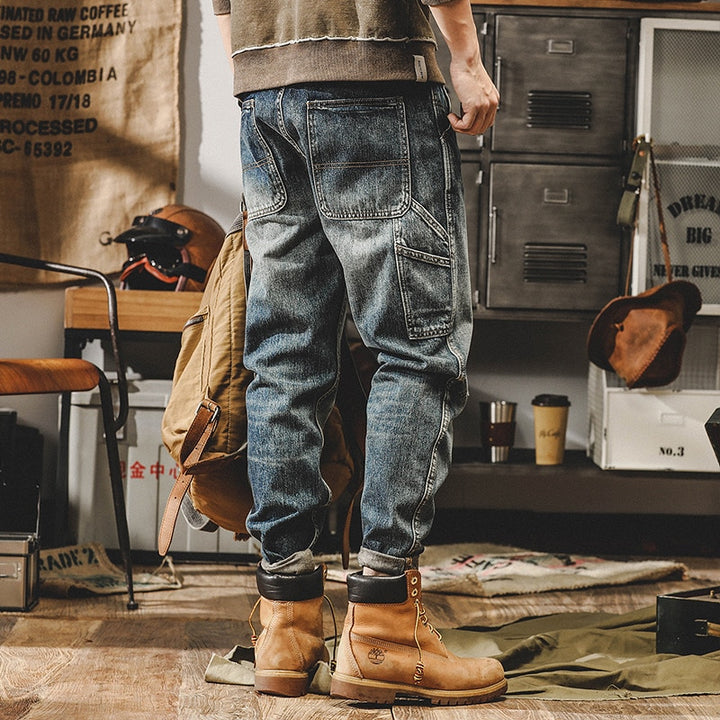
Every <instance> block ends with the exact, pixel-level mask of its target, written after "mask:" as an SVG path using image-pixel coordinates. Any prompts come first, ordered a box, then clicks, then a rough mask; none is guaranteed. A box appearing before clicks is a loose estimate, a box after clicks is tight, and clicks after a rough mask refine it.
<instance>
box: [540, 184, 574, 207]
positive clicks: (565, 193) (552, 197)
mask: <svg viewBox="0 0 720 720" xmlns="http://www.w3.org/2000/svg"><path fill="white" fill-rule="evenodd" d="M543 202H544V203H547V204H549V205H567V204H568V203H569V202H570V191H569V190H568V189H567V188H563V189H562V190H551V189H550V188H545V189H544V191H543Z"/></svg>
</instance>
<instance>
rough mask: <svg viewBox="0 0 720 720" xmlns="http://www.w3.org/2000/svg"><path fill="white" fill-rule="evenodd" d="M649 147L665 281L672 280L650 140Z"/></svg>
mask: <svg viewBox="0 0 720 720" xmlns="http://www.w3.org/2000/svg"><path fill="white" fill-rule="evenodd" d="M649 148H650V169H651V170H652V178H653V191H654V192H655V205H656V206H657V214H658V226H659V228H660V244H661V245H662V251H663V257H664V258H665V272H666V273H667V281H668V282H672V265H671V264H670V247H669V245H668V241H667V231H666V230H665V216H664V215H663V209H662V202H661V201H660V182H659V181H658V174H657V167H656V166H655V153H654V152H653V146H652V140H651V141H650V142H649Z"/></svg>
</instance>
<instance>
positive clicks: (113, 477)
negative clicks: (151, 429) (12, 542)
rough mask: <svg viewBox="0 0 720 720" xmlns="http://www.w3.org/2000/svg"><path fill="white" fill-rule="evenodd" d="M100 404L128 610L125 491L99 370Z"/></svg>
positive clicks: (131, 606) (131, 598) (131, 605)
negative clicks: (125, 581) (123, 565)
mask: <svg viewBox="0 0 720 720" xmlns="http://www.w3.org/2000/svg"><path fill="white" fill-rule="evenodd" d="M98 387H99V389H100V404H101V407H102V416H103V427H104V430H105V447H106V449H107V457H108V466H109V468H110V484H111V486H112V494H113V503H114V506H115V523H116V525H117V534H118V543H119V545H120V553H121V554H122V559H123V563H124V564H125V575H126V578H127V588H128V603H127V608H128V610H136V609H137V607H138V604H137V602H136V601H135V594H134V589H133V578H132V558H131V557H130V532H129V530H128V523H127V514H126V509H125V492H124V490H123V484H122V470H121V468H120V453H119V451H118V444H117V437H116V436H115V424H114V418H113V399H112V392H111V390H110V383H109V382H108V380H107V378H106V377H105V374H104V373H103V372H102V371H100V382H99V383H98Z"/></svg>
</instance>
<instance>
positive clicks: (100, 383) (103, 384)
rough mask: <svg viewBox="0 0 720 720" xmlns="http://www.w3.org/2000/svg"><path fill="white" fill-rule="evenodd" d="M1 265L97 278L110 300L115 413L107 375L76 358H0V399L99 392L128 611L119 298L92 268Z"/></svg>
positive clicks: (12, 258)
mask: <svg viewBox="0 0 720 720" xmlns="http://www.w3.org/2000/svg"><path fill="white" fill-rule="evenodd" d="M0 263H6V264H10V265H20V266H23V267H29V268H34V269H37V270H46V271H50V272H58V273H65V274H68V275H79V276H81V277H86V278H91V279H96V280H100V281H101V282H102V283H103V285H104V286H105V290H106V292H107V300H108V322H109V328H110V340H111V344H112V352H113V358H114V362H115V366H116V370H117V396H118V411H117V415H115V411H114V403H113V393H112V391H111V388H110V383H109V381H108V379H107V377H106V375H105V373H104V372H103V371H102V370H101V369H100V368H98V367H97V366H96V365H94V364H92V363H90V362H88V361H87V360H82V359H79V358H44V359H21V360H17V359H11V360H5V359H0V395H35V394H48V393H69V392H75V391H86V390H93V389H94V388H96V387H97V388H98V390H99V391H100V405H101V413H102V420H103V429H104V437H105V447H106V450H107V458H108V467H109V471H110V485H111V487H112V496H113V504H114V509H115V523H116V525H117V534H118V543H119V545H120V552H121V554H122V559H123V562H124V565H125V575H126V578H127V589H128V603H127V607H128V609H129V610H134V609H136V608H137V603H136V602H135V596H134V592H133V579H132V560H131V558H130V534H129V531H128V524H127V515H126V511H125V494H124V490H123V483H122V471H121V467H120V455H119V452H118V444H117V437H116V433H117V432H118V430H120V428H122V426H123V425H124V424H125V422H126V420H127V414H128V389H127V379H126V376H125V364H124V361H123V357H122V354H121V351H120V343H119V331H118V319H117V298H116V295H115V288H114V286H113V284H112V283H111V282H110V280H109V278H108V277H107V276H105V275H103V274H102V273H100V272H98V271H96V270H90V269H88V268H83V267H74V266H72V265H62V264H59V263H53V262H46V261H43V260H35V259H33V258H27V257H22V256H19V255H8V254H7V253H0Z"/></svg>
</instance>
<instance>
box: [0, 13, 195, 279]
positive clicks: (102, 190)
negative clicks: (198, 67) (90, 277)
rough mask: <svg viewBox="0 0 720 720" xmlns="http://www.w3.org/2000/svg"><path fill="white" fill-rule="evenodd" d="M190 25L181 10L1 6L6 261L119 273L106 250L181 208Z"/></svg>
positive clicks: (0, 203) (1, 196)
mask: <svg viewBox="0 0 720 720" xmlns="http://www.w3.org/2000/svg"><path fill="white" fill-rule="evenodd" d="M181 21H182V11H181V0H155V1H153V2H149V1H147V0H127V2H117V3H106V2H94V1H93V0H57V1H55V0H49V1H48V0H25V2H24V3H23V4H10V3H4V2H3V3H0V234H1V236H2V240H1V241H0V243H1V247H2V249H3V250H4V251H6V252H10V253H16V254H19V255H30V256H32V257H38V258H42V259H45V260H53V261H56V262H63V263H68V264H72V265H83V266H88V267H92V268H95V269H97V270H100V271H102V272H108V273H109V272H116V271H119V270H120V268H121V266H122V263H123V261H124V259H126V250H125V247H124V246H121V245H110V246H108V245H107V241H108V240H109V239H110V238H112V237H114V236H115V235H117V234H119V233H120V232H122V231H123V230H126V229H127V228H128V227H130V226H131V224H132V220H133V218H134V217H135V216H136V215H142V214H146V213H148V212H150V211H152V210H154V209H156V208H158V207H161V206H163V205H166V204H168V203H171V202H174V200H175V191H176V182H177V174H178V155H179V108H178V92H179V88H178V83H179V67H178V64H179V44H180V33H181ZM13 273H14V274H13ZM2 279H3V281H10V282H39V281H44V280H56V279H58V277H57V276H53V277H47V278H45V277H42V276H41V275H40V274H37V273H34V272H32V271H28V270H24V269H17V271H16V272H15V269H14V268H11V269H10V270H9V272H8V270H5V269H4V272H3V278H2ZM59 279H62V277H60V278H59ZM65 279H67V278H65Z"/></svg>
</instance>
